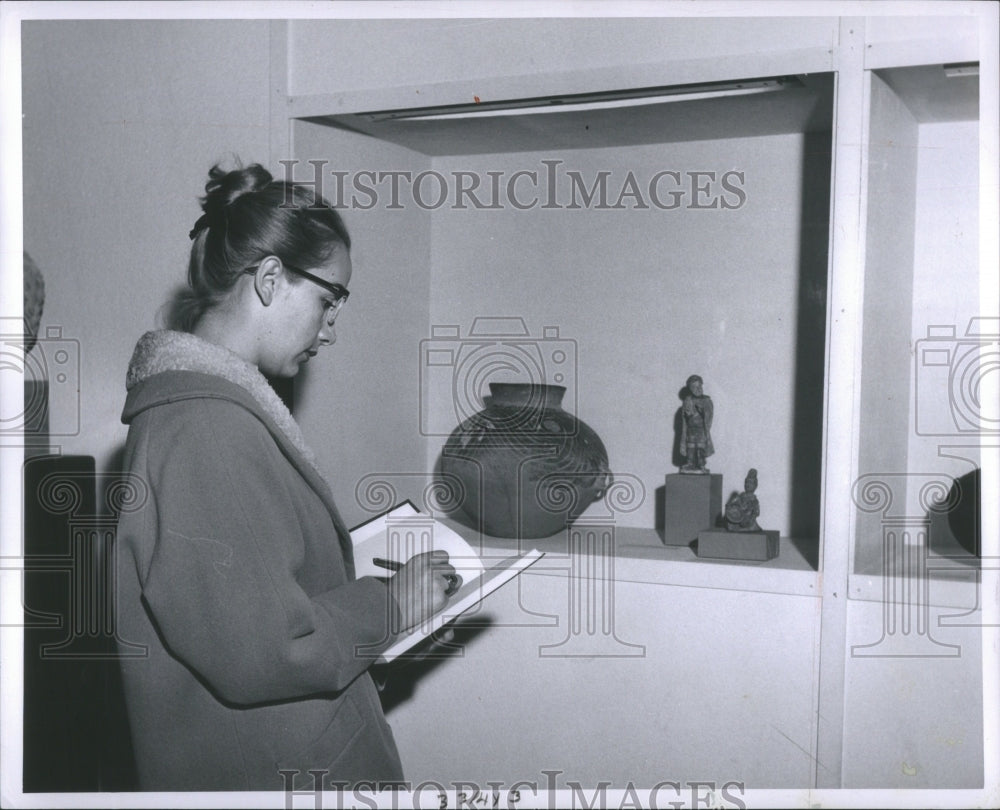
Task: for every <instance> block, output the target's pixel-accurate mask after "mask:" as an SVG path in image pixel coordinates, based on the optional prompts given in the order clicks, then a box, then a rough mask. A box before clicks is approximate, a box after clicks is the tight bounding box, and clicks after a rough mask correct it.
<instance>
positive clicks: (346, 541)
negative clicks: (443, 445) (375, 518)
mask: <svg viewBox="0 0 1000 810" xmlns="http://www.w3.org/2000/svg"><path fill="white" fill-rule="evenodd" d="M206 192H207V193H206V196H205V197H204V200H203V205H202V208H203V211H204V214H203V215H202V217H201V218H200V219H199V220H198V222H197V223H196V224H195V226H194V229H193V230H192V231H191V234H190V236H191V239H192V240H193V244H192V248H191V259H190V263H189V266H188V283H189V287H190V289H189V290H188V291H187V293H186V295H185V296H184V298H183V300H182V301H181V307H180V309H181V313H182V315H183V316H184V320H185V324H186V329H187V331H169V330H167V331H160V332H150V333H148V334H146V335H144V336H143V337H142V338H141V339H140V341H139V343H138V345H137V346H136V349H135V353H134V355H133V357H132V362H131V364H130V367H129V370H128V377H127V382H126V387H127V389H128V396H127V400H126V403H125V408H124V412H123V414H122V421H124V422H125V423H127V424H128V425H129V432H128V440H127V442H126V446H125V465H126V469H127V470H128V472H129V473H130V474H131V475H133V476H137V477H138V478H139V479H140V480H142V481H143V482H145V483H146V485H147V487H148V490H149V499H148V501H147V502H146V503H145V505H144V506H143V508H141V509H139V510H138V511H135V512H130V513H128V514H123V515H122V518H121V521H120V523H119V529H118V541H117V542H118V555H117V557H118V613H119V615H118V636H119V638H121V639H123V640H124V641H127V642H128V643H130V644H141V645H144V646H145V647H146V648H147V650H148V655H147V656H146V657H144V658H141V659H127V658H126V659H123V660H122V673H123V679H124V684H125V697H126V705H127V708H128V713H129V722H130V726H131V731H132V741H133V747H134V751H135V758H136V765H137V770H138V775H139V781H140V787H141V788H142V789H144V790H269V789H283V788H286V787H291V786H292V785H293V784H294V786H295V787H296V788H300V787H301V788H306V789H312V788H313V787H315V785H314V783H313V776H312V775H310V774H309V773H308V772H309V771H310V770H313V771H315V770H319V771H322V772H323V773H324V775H323V777H322V778H323V784H324V785H325V786H327V787H332V786H333V787H335V786H344V785H350V784H355V783H357V782H359V781H364V782H372V783H377V782H392V781H398V780H400V779H401V778H402V773H401V767H400V762H399V757H398V754H397V751H396V746H395V743H394V741H393V738H392V733H391V731H390V729H389V727H388V725H387V724H386V722H385V718H384V716H383V714H382V709H381V706H380V704H379V699H378V694H377V691H376V689H375V686H374V684H373V682H372V679H371V677H370V675H369V673H368V668H369V666H370V665H371V664H372V663H373V661H374V660H375V658H376V657H377V656H378V654H379V652H381V650H383V649H385V648H386V647H388V646H389V644H390V643H391V642H392V641H393V640H394V636H393V632H394V631H395V632H398V631H399V630H400V629H403V630H405V629H407V628H409V627H412V626H413V625H415V624H417V623H418V622H420V621H422V620H423V619H425V618H426V617H427V616H428V615H430V614H431V613H433V612H435V611H437V610H438V609H440V608H441V607H443V606H444V603H445V601H446V599H447V597H446V595H445V590H446V587H447V586H448V584H449V581H448V577H450V576H452V575H454V573H455V570H454V568H453V567H452V566H451V565H450V564H449V563H448V560H447V555H446V554H443V553H439V552H434V553H433V554H430V553H428V554H423V555H418V556H417V557H415V558H413V559H412V560H410V561H409V562H407V564H406V565H405V566H404V567H403V568H402V569H401V570H400V571H399V572H397V573H396V574H395V575H394V576H393V577H392V578H391V579H390V580H389V581H388V583H386V582H384V581H383V580H380V579H375V578H371V577H363V578H361V579H356V578H355V577H354V570H353V556H352V552H351V543H350V537H349V535H348V531H347V529H346V528H345V526H344V524H343V522H342V520H341V518H340V516H339V514H338V512H337V508H336V506H335V505H334V503H333V500H332V498H331V495H330V490H329V488H328V486H327V484H326V483H325V481H324V480H323V477H322V475H321V474H320V473H319V471H318V470H317V468H316V464H315V461H314V459H313V457H312V455H311V454H310V452H309V449H308V448H307V446H306V444H305V441H304V440H303V437H302V434H301V433H300V431H299V429H298V426H297V425H296V423H295V421H294V420H293V419H292V417H291V415H290V414H289V412H288V410H287V409H286V408H285V407H284V405H283V404H282V403H281V401H280V399H279V398H278V397H277V396H276V395H275V393H274V392H273V390H272V389H271V388H270V386H269V385H268V383H267V381H266V379H265V375H267V376H271V377H290V376H292V375H294V374H295V373H296V372H297V371H298V370H299V368H300V367H301V365H302V364H303V363H305V362H307V361H308V360H309V359H310V358H311V357H313V356H314V355H315V354H316V353H317V351H318V350H319V348H320V347H322V346H327V345H331V344H332V343H333V342H334V340H335V334H334V319H335V318H336V316H337V313H338V311H339V310H340V308H341V306H342V305H343V304H344V302H345V301H346V300H347V297H348V289H347V288H348V284H349V283H350V280H351V259H350V253H349V250H350V239H349V237H348V234H347V231H346V229H345V227H344V225H343V222H342V221H341V219H340V217H339V215H338V214H337V213H336V211H334V210H333V209H332V208H331V207H330V206H329V205H328V204H327V203H326V202H325V201H323V200H321V199H319V200H317V199H314V196H313V194H312V192H310V191H308V190H307V189H305V188H303V187H300V186H296V185H295V184H291V183H284V182H278V181H274V180H273V179H272V177H271V175H270V174H269V173H268V172H267V171H266V170H264V169H263V168H261V167H260V166H257V165H253V166H249V167H247V168H245V169H239V170H236V171H232V172H228V173H227V172H224V171H222V170H221V169H219V168H218V167H215V168H213V169H212V171H211V172H210V175H209V182H208V184H207V185H206ZM293 778H294V779H293Z"/></svg>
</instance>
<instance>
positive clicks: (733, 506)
mask: <svg viewBox="0 0 1000 810" xmlns="http://www.w3.org/2000/svg"><path fill="white" fill-rule="evenodd" d="M756 490H757V470H756V469H751V470H750V472H748V473H747V477H746V481H744V482H743V492H741V493H740V494H738V495H733V497H732V498H730V499H729V503H727V504H726V528H727V529H728V530H729V531H731V532H759V531H760V526H758V525H757V517H758V515H760V503H759V502H758V501H757V496H756V495H755V494H754V492H755V491H756Z"/></svg>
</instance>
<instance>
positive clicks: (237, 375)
mask: <svg viewBox="0 0 1000 810" xmlns="http://www.w3.org/2000/svg"><path fill="white" fill-rule="evenodd" d="M165 371H196V372H200V373H202V374H211V375H213V376H215V377H221V378H222V379H224V380H227V381H229V382H231V383H233V384H234V385H238V386H239V387H240V388H242V389H243V390H245V391H246V392H247V393H249V394H250V396H251V397H253V399H254V401H255V402H256V403H257V405H258V406H259V407H260V409H261V411H263V413H264V414H265V415H266V416H267V417H268V418H269V419H270V420H271V421H272V422H273V423H274V424H275V425H276V426H277V428H278V429H279V430H280V431H281V432H282V434H284V436H285V438H286V439H287V440H288V441H289V442H290V443H291V445H292V446H293V447H294V448H295V449H296V450H298V451H299V452H300V453H301V454H302V456H303V457H304V458H305V459H306V461H308V462H309V464H310V465H311V466H312V468H313V469H314V470H315V471H316V472H317V473H318V474H319V475H320V478H323V475H322V473H321V472H320V470H319V466H318V464H317V462H316V458H315V456H314V455H313V453H312V451H311V450H310V449H309V447H308V446H307V445H306V442H305V439H304V438H303V436H302V431H301V430H300V429H299V426H298V424H297V423H296V421H295V420H294V419H293V418H292V414H291V413H290V412H289V410H288V408H286V407H285V403H283V402H282V401H281V399H280V398H279V397H278V395H277V394H276V393H275V392H274V389H273V388H271V386H270V385H269V384H268V382H267V379H266V378H265V377H264V375H263V374H261V373H260V371H259V370H258V368H257V367H256V366H255V365H253V364H252V363H248V362H247V361H246V360H244V359H243V358H242V357H239V356H238V355H237V354H235V353H234V352H231V351H230V350H229V349H226V348H224V347H222V346H219V345H217V344H215V343H209V342H208V341H206V340H202V339H201V338H200V337H196V336H195V335H192V334H189V333H187V332H174V331H171V330H167V329H164V330H160V331H156V332H147V333H146V334H145V335H143V336H142V337H141V338H139V342H138V343H137V344H136V346H135V351H134V352H133V354H132V360H131V362H130V363H129V368H128V374H127V376H126V378H125V388H126V389H127V390H129V391H131V390H132V389H133V388H134V387H135V386H137V385H139V384H140V383H142V382H144V381H145V380H148V379H149V378H150V377H153V376H154V375H156V374H161V373H163V372H165Z"/></svg>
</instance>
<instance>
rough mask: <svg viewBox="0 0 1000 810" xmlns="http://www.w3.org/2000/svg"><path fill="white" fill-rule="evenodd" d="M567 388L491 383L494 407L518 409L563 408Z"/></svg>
mask: <svg viewBox="0 0 1000 810" xmlns="http://www.w3.org/2000/svg"><path fill="white" fill-rule="evenodd" d="M565 393H566V388H565V386H562V385H545V384H542V383H490V401H491V404H492V405H499V406H505V407H517V408H561V407H562V400H563V395H564V394H565Z"/></svg>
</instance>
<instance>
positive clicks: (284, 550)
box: [140, 399, 398, 704]
mask: <svg viewBox="0 0 1000 810" xmlns="http://www.w3.org/2000/svg"><path fill="white" fill-rule="evenodd" d="M178 409H181V410H178ZM171 412H172V413H171ZM180 412H182V413H183V418H178V416H179V413H180ZM150 417H151V419H152V420H153V421H152V424H151V425H150V433H149V435H150V437H151V438H150V447H149V450H148V456H147V457H148V461H149V463H148V475H149V477H150V485H151V487H150V488H151V491H152V492H153V496H154V499H155V509H156V515H155V520H153V521H151V525H153V526H155V530H153V531H151V532H150V535H151V536H150V537H147V538H145V540H144V541H145V542H149V543H152V544H153V546H152V548H151V549H147V552H148V553H147V554H146V555H143V556H145V558H146V559H147V560H148V566H147V570H146V571H145V574H144V576H143V573H142V572H140V576H143V599H144V601H145V603H146V606H147V609H148V610H149V612H150V613H151V614H152V617H153V620H154V621H155V623H156V625H157V627H158V629H159V631H160V633H161V635H162V637H163V639H164V642H165V643H166V646H167V647H168V649H169V650H170V651H171V652H172V653H173V654H174V655H175V656H176V657H177V658H178V659H180V660H181V661H182V662H183V663H184V664H186V665H187V666H188V667H189V668H190V669H192V670H194V671H195V672H196V673H197V674H198V675H199V676H200V677H201V678H202V680H203V681H204V682H206V683H207V685H208V686H209V687H210V688H211V689H212V690H213V691H214V692H215V693H216V694H217V695H218V696H219V697H220V698H221V699H223V700H225V701H227V702H230V703H234V704H252V703H259V702H267V701H275V700H282V699H289V698H296V697H303V696H306V695H311V694H318V693H323V692H327V693H328V692H335V691H340V690H341V689H343V688H345V687H346V686H347V685H349V684H350V683H351V681H353V680H354V679H355V678H357V677H358V676H359V675H360V674H362V673H363V672H364V671H365V670H367V668H368V667H369V666H370V665H371V664H372V663H373V661H374V660H375V658H376V657H377V655H378V654H379V653H380V652H381V651H382V650H383V649H385V648H386V647H388V646H389V644H390V643H391V642H392V641H393V637H392V636H391V634H390V632H389V627H390V618H392V619H395V618H397V617H398V607H397V606H396V603H395V601H394V600H393V599H392V597H391V596H390V595H389V592H388V589H387V588H386V587H385V585H384V584H383V583H382V582H380V581H379V580H377V579H374V578H371V577H363V578H361V579H359V580H356V581H349V580H348V578H347V575H346V570H345V568H344V565H343V560H342V557H340V556H339V555H340V550H339V545H338V541H337V539H336V534H335V529H334V525H333V522H332V520H331V519H329V517H328V513H326V511H325V508H318V507H317V505H316V504H315V503H313V504H312V508H309V504H308V503H306V504H305V505H304V504H303V502H302V498H303V497H311V496H312V491H311V490H305V489H304V488H303V487H298V486H297V482H295V481H292V480H290V478H289V476H297V475H298V474H297V473H296V472H295V471H294V468H293V467H292V466H291V465H290V464H289V462H288V460H287V459H286V458H285V457H284V456H283V455H282V454H281V451H280V449H279V448H278V446H277V444H276V443H275V442H274V440H273V439H272V438H271V436H270V434H269V433H268V432H267V430H266V428H265V427H264V426H263V425H262V424H261V423H260V422H259V421H258V420H257V419H256V418H255V417H254V416H253V415H252V414H250V413H249V412H247V411H246V410H245V409H243V408H242V407H240V406H238V405H236V404H234V403H230V402H226V401H223V400H211V399H200V400H193V401H188V402H186V403H183V405H182V406H180V405H169V406H164V407H160V408H156V409H155V410H154V411H153V412H152V413H151V414H150ZM293 485H294V486H293ZM324 516H326V521H327V525H324V524H323V520H322V518H323V517H324ZM317 517H319V518H321V519H320V520H319V521H317ZM317 522H318V523H319V525H316V524H317ZM324 532H325V533H326V534H327V536H329V537H330V540H329V542H330V543H332V544H333V548H332V551H331V552H330V553H332V554H334V555H335V558H334V562H335V563H336V564H335V565H332V566H331V572H330V587H329V589H328V590H325V591H322V592H320V593H316V594H313V595H312V596H310V595H308V594H307V593H306V592H305V591H304V590H303V588H302V587H301V586H300V584H299V581H298V579H297V578H296V572H297V571H298V570H299V569H300V568H301V567H302V565H303V561H304V554H305V544H306V540H305V535H306V534H308V533H312V534H313V535H317V534H321V533H324ZM395 626H398V625H395Z"/></svg>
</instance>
